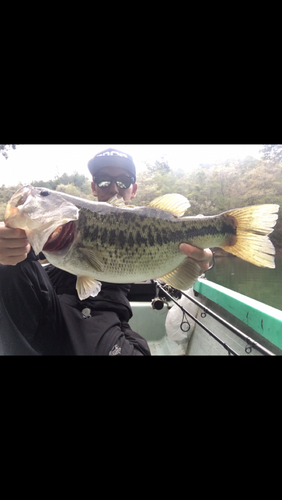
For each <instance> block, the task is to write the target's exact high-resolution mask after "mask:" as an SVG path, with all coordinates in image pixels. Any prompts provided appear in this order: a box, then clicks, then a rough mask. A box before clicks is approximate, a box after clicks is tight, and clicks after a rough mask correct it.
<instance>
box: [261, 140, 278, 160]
mask: <svg viewBox="0 0 282 500" xmlns="http://www.w3.org/2000/svg"><path fill="white" fill-rule="evenodd" d="M260 153H263V157H262V158H263V160H267V161H271V162H272V163H282V144H264V147H263V149H261V150H260Z"/></svg>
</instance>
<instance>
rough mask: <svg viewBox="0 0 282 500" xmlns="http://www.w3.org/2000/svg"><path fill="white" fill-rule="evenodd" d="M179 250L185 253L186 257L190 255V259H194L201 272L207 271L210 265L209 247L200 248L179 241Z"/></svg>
mask: <svg viewBox="0 0 282 500" xmlns="http://www.w3.org/2000/svg"><path fill="white" fill-rule="evenodd" d="M179 250H181V252H183V253H184V254H185V255H187V257H190V259H193V260H195V261H196V262H197V264H198V265H199V266H200V268H201V272H202V273H204V272H205V271H207V270H208V268H209V267H210V262H211V260H212V251H211V250H210V249H209V248H205V249H204V250H202V249H201V248H197V247H193V246H192V245H189V244H188V243H181V245H179Z"/></svg>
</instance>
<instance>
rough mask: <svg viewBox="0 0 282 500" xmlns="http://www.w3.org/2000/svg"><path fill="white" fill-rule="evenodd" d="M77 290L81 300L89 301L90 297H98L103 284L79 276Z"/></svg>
mask: <svg viewBox="0 0 282 500" xmlns="http://www.w3.org/2000/svg"><path fill="white" fill-rule="evenodd" d="M76 290H77V295H78V296H79V298H80V300H84V299H88V297H90V295H91V297H96V295H98V293H99V292H100V290H101V283H100V281H97V280H94V279H92V278H89V277H88V276H78V277H77V281H76Z"/></svg>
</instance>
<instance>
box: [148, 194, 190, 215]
mask: <svg viewBox="0 0 282 500" xmlns="http://www.w3.org/2000/svg"><path fill="white" fill-rule="evenodd" d="M147 206H148V207H154V208H160V209H161V210H166V211H167V212H171V213H172V214H173V215H174V216H175V217H181V216H182V215H183V214H184V212H186V210H187V208H189V207H190V206H191V205H190V202H189V201H188V200H187V198H185V196H182V194H175V193H173V194H165V195H163V196H159V197H158V198H155V199H154V200H153V201H151V202H150V203H149V204H148V205H147Z"/></svg>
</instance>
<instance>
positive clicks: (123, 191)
mask: <svg viewBox="0 0 282 500" xmlns="http://www.w3.org/2000/svg"><path fill="white" fill-rule="evenodd" d="M88 168H89V170H90V172H91V174H92V176H93V182H92V184H91V187H92V192H93V194H94V196H97V197H98V201H108V200H109V199H110V198H112V197H113V196H114V195H115V194H119V195H121V196H122V197H123V199H124V201H125V203H127V204H128V203H129V201H130V200H131V199H132V198H134V197H135V196H136V192H137V184H136V170H135V165H134V162H133V160H132V157H131V156H130V155H128V154H126V153H123V152H121V151H118V150H114V149H111V148H110V149H108V150H105V151H102V152H101V153H98V154H97V155H96V156H94V158H92V160H90V161H89V163H88ZM180 249H181V251H183V252H184V253H185V254H186V255H188V256H189V257H191V258H194V259H195V260H197V261H198V263H199V265H200V267H201V270H202V272H204V271H205V270H206V269H208V267H209V259H210V257H211V252H210V250H208V249H207V250H200V249H197V248H194V247H192V246H191V245H187V244H182V245H180ZM75 282H76V277H75V276H74V275H72V274H70V273H67V272H65V271H62V270H60V269H57V268H55V267H54V266H52V265H48V266H46V267H45V268H43V267H42V266H41V265H40V264H39V262H38V256H36V255H35V254H34V251H33V249H32V248H31V247H30V244H29V243H28V241H27V239H26V235H25V232H24V231H22V230H20V229H10V228H6V227H4V226H1V227H0V353H2V354H19V355H25V354H26V355H40V354H41V355H42V354H43V355H44V354H45V355H54V354H61V355H150V350H149V347H148V344H147V342H146V340H145V339H143V338H142V337H141V336H140V335H139V334H138V333H136V332H133V331H132V330H131V328H130V326H129V324H128V321H129V320H130V318H131V316H132V310H131V307H130V303H129V301H128V299H127V295H128V293H129V290H130V285H127V284H124V285H123V284H113V283H102V289H101V292H100V293H99V294H98V295H97V297H89V298H88V299H86V300H83V301H81V300H79V298H78V296H77V293H76V290H75Z"/></svg>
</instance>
